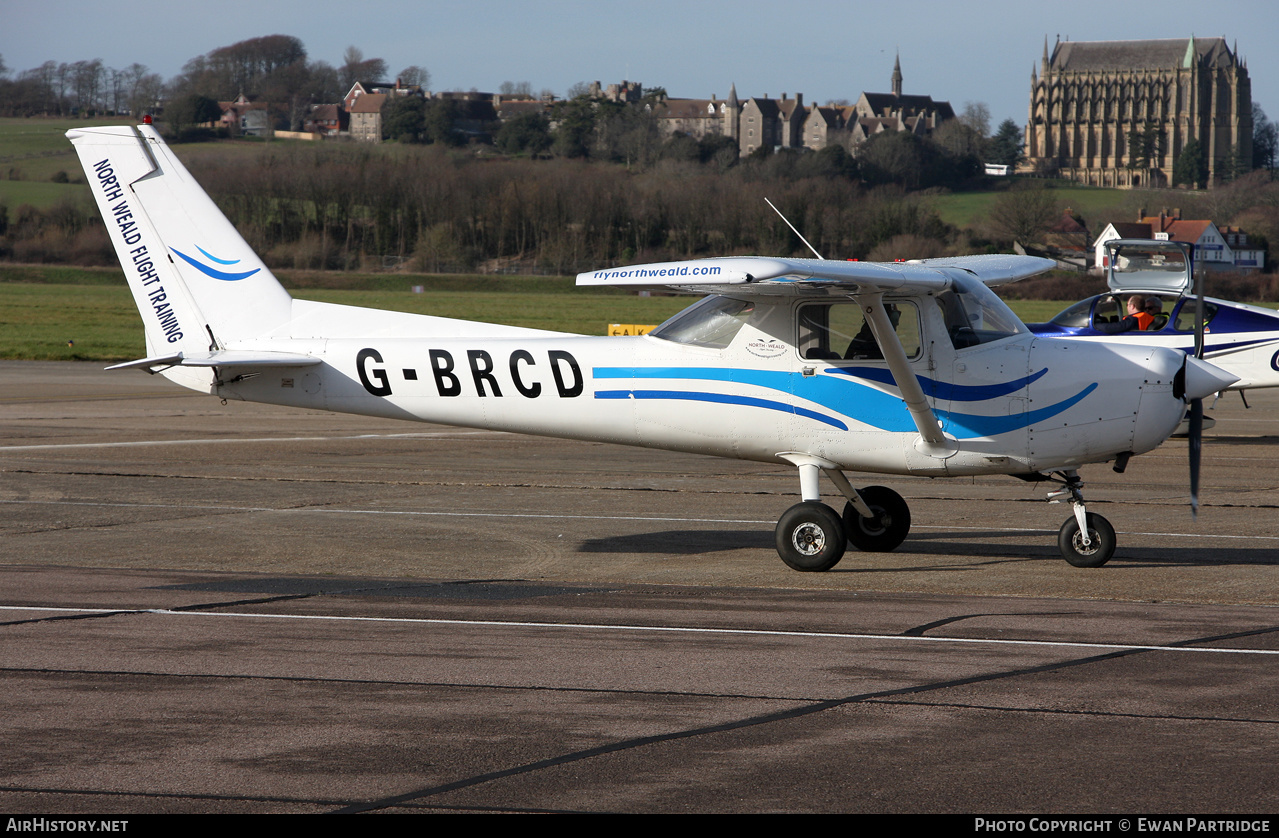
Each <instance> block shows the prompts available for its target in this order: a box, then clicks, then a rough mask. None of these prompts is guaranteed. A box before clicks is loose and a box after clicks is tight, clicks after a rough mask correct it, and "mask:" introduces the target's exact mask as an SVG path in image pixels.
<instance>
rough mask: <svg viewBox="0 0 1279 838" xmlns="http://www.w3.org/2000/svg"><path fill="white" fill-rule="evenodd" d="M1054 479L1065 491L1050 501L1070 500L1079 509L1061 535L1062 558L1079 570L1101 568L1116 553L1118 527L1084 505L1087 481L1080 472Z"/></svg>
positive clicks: (1068, 472) (1060, 532)
mask: <svg viewBox="0 0 1279 838" xmlns="http://www.w3.org/2000/svg"><path fill="white" fill-rule="evenodd" d="M1054 476H1055V477H1057V478H1058V479H1059V480H1060V482H1061V483H1062V484H1064V486H1065V488H1063V489H1060V490H1058V491H1056V492H1051V493H1049V495H1048V500H1049V502H1050V503H1059V502H1060V501H1061V500H1063V499H1065V498H1067V497H1068V498H1070V504H1071V506H1073V507H1074V510H1075V514H1074V515H1073V516H1072V517H1070V518H1067V519H1066V523H1064V524H1062V525H1061V530H1060V531H1059V532H1058V533H1057V549H1059V550H1061V557H1062V558H1063V559H1065V560H1066V561H1068V562H1070V564H1072V565H1074V566H1075V567H1101V566H1102V565H1104V564H1105V563H1106V562H1108V561H1110V557H1111V556H1113V555H1114V554H1115V528H1114V527H1112V526H1111V525H1110V522H1109V521H1107V520H1106V519H1105V518H1103V517H1101V516H1100V515H1096V514H1094V513H1092V512H1089V511H1088V510H1087V508H1086V507H1085V506H1084V493H1083V487H1084V482H1083V481H1082V480H1080V479H1079V474H1078V472H1074V471H1067V472H1058V473H1057V474H1056V475H1054Z"/></svg>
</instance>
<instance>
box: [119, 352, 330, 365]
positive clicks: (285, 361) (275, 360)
mask: <svg viewBox="0 0 1279 838" xmlns="http://www.w3.org/2000/svg"><path fill="white" fill-rule="evenodd" d="M320 363H323V362H322V361H321V359H319V358H315V357H313V356H311V355H298V354H296V353H290V352H258V351H246V350H238V349H224V350H220V351H217V352H174V353H172V354H170V355H154V356H152V357H150V358H139V359H138V360H136V361H128V362H126V363H123V364H114V365H112V366H109V367H107V369H109V370H133V369H151V368H153V367H311V366H315V365H316V364H320Z"/></svg>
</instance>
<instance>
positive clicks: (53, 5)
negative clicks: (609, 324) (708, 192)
mask: <svg viewBox="0 0 1279 838" xmlns="http://www.w3.org/2000/svg"><path fill="white" fill-rule="evenodd" d="M277 34H281V35H292V36H294V37H297V38H299V39H300V40H301V41H302V43H303V44H304V45H305V46H306V49H307V53H308V57H309V58H310V59H311V60H321V61H327V62H328V63H330V64H332V65H334V66H338V65H340V64H341V63H342V57H343V54H344V53H345V51H346V49H347V47H350V46H355V47H358V48H359V49H360V50H362V51H363V53H364V56H365V57H366V58H382V59H384V60H385V61H386V63H387V65H388V67H389V69H390V72H392V73H395V72H396V71H398V70H400V69H401V68H403V67H407V66H409V65H414V64H416V65H419V66H422V67H425V68H426V69H427V70H428V71H430V73H431V85H430V86H431V89H433V90H470V89H473V88H474V89H478V90H483V91H496V90H497V89H498V87H499V85H501V83H502V82H504V81H514V82H523V81H527V82H529V83H530V84H531V85H532V87H533V90H534V91H541V90H543V89H549V90H552V91H554V92H555V94H556V95H558V96H563V95H564V94H565V92H566V91H567V90H568V88H569V87H570V86H572V85H574V84H576V83H578V82H583V81H585V82H590V81H596V80H598V81H600V82H601V83H603V84H604V85H608V84H610V83H615V82H620V81H622V80H623V79H626V80H629V81H637V82H639V83H641V84H642V85H644V86H646V87H655V86H661V87H664V88H666V90H667V92H668V93H669V95H671V96H675V97H688V98H709V97H710V96H711V95H712V94H714V95H716V96H719V97H721V98H723V97H726V96H727V95H728V92H729V87H730V85H733V84H736V86H737V93H738V96H739V97H742V98H745V97H747V96H772V97H774V98H778V97H780V96H781V95H782V94H783V93H785V94H788V95H791V96H794V95H795V94H796V93H802V94H803V96H804V103H805V104H812V103H814V102H819V103H822V104H824V103H826V102H827V101H829V100H833V99H847V100H849V101H850V102H853V101H856V100H857V97H858V96H859V95H860V94H861V93H862V91H868V92H888V91H889V90H890V89H891V88H890V78H891V75H892V70H893V59H894V56H895V55H898V54H899V55H900V56H901V64H902V75H903V76H904V85H903V90H904V92H905V93H911V94H926V95H929V96H932V97H933V98H934V99H939V100H946V101H949V102H950V103H951V104H952V105H953V106H954V108H955V110H956V111H960V110H962V109H963V107H964V105H965V103H968V102H983V103H985V104H986V105H987V106H988V107H989V108H990V113H991V118H992V129H993V127H994V126H996V125H998V123H999V122H1001V121H1002V120H1004V119H1007V118H1012V119H1013V120H1015V121H1016V122H1017V123H1018V124H1021V125H1024V123H1025V122H1026V117H1027V107H1028V103H1029V96H1030V74H1031V71H1032V69H1037V68H1038V66H1039V60H1040V58H1041V56H1042V54H1043V48H1044V39H1045V37H1046V38H1047V39H1048V44H1049V49H1050V50H1051V48H1052V45H1053V43H1054V42H1055V41H1056V40H1057V39H1058V38H1060V39H1061V40H1072V41H1104V40H1127V39H1138V38H1187V37H1189V36H1191V35H1195V36H1198V37H1225V38H1226V41H1227V43H1228V44H1230V45H1231V48H1232V49H1234V48H1235V45H1236V44H1237V45H1238V54H1239V55H1240V56H1242V58H1243V59H1244V60H1245V61H1246V63H1247V65H1248V71H1249V75H1250V77H1251V79H1252V90H1253V99H1254V100H1255V101H1257V102H1259V103H1260V104H1261V106H1262V107H1263V108H1264V109H1265V110H1266V112H1267V114H1268V115H1270V117H1271V119H1272V120H1275V121H1279V50H1276V49H1275V43H1274V42H1275V39H1276V37H1277V36H1279V3H1277V2H1275V0H1219V1H1218V2H1216V3H1203V2H1201V0H1196V1H1192V0H1160V2H1158V3H1151V2H1141V3H1138V2H1129V0H1110V1H1109V2H1099V0H1073V2H1070V3H1043V2H1036V0H1022V2H1010V0H986V2H983V3H981V4H977V3H956V2H951V3H944V2H927V0H896V2H884V1H883V0H877V2H862V0H840V2H833V1H832V0H784V1H783V2H779V0H768V2H764V1H763V0H737V2H720V0H645V2H642V3H641V2H628V3H616V2H610V0H590V1H589V2H586V1H585V0H465V2H458V1H457V0H416V2H410V0H362V1H361V2H358V3H350V2H342V3H338V2H333V0H305V1H304V0H254V2H246V1H245V0H218V1H217V2H210V3H202V4H197V3H190V2H176V0H168V1H167V2H160V0H112V2H105V3H104V2H101V0H41V2H39V3H33V2H31V0H0V56H2V57H3V60H4V63H5V65H6V66H7V67H8V69H9V71H10V73H11V75H16V74H17V73H18V72H20V71H22V70H27V69H31V68H33V67H37V66H39V65H40V64H42V63H44V62H45V61H50V60H52V61H55V62H58V63H62V62H67V63H71V62H74V61H80V60H91V59H94V58H100V59H102V61H103V63H104V64H105V65H106V66H108V67H112V68H116V69H122V68H124V67H127V66H129V65H130V64H133V63H135V62H136V63H140V64H144V65H146V66H147V67H148V68H149V69H150V70H151V72H155V73H159V74H160V75H161V76H163V77H164V78H165V79H166V80H168V79H169V78H171V77H173V76H174V75H176V74H178V73H179V72H180V71H181V69H182V65H183V64H185V63H186V62H187V61H188V60H190V59H192V58H194V57H196V56H199V55H203V54H205V53H207V52H209V51H211V50H214V49H217V48H218V47H222V46H228V45H230V44H233V43H236V42H237V41H243V40H246V39H248V38H255V37H260V36H263V35H277Z"/></svg>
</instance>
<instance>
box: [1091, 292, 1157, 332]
mask: <svg viewBox="0 0 1279 838" xmlns="http://www.w3.org/2000/svg"><path fill="white" fill-rule="evenodd" d="M1162 314H1163V302H1162V301H1161V300H1160V299H1159V298H1158V297H1149V298H1147V297H1143V296H1142V295H1141V294H1133V295H1132V296H1131V297H1129V298H1128V314H1127V316H1125V317H1124V318H1123V319H1122V320H1120V321H1119V322H1118V323H1098V324H1096V328H1097V331H1099V332H1106V333H1108V334H1122V333H1123V332H1144V331H1148V330H1149V329H1150V327H1151V325H1152V324H1153V323H1154V322H1155V318H1156V317H1158V316H1160V315H1162Z"/></svg>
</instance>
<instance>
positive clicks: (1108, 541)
mask: <svg viewBox="0 0 1279 838" xmlns="http://www.w3.org/2000/svg"><path fill="white" fill-rule="evenodd" d="M1084 520H1086V521H1087V522H1088V541H1089V542H1090V543H1089V545H1088V546H1087V547H1085V546H1084V539H1083V536H1082V535H1081V534H1080V532H1079V522H1078V521H1076V520H1075V517H1074V516H1073V515H1072V516H1071V517H1069V518H1067V519H1066V523H1064V524H1062V525H1061V532H1060V533H1058V534H1057V547H1058V548H1060V550H1061V555H1062V558H1064V559H1065V560H1066V561H1068V562H1070V563H1071V564H1072V565H1074V566H1075V567H1101V566H1102V565H1104V564H1105V563H1106V562H1108V561H1110V557H1111V556H1113V555H1115V528H1114V527H1112V526H1111V525H1110V522H1109V521H1107V520H1106V519H1105V518H1103V517H1101V516H1100V515H1094V514H1092V513H1091V512H1089V513H1087V514H1086V515H1085V518H1084Z"/></svg>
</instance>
